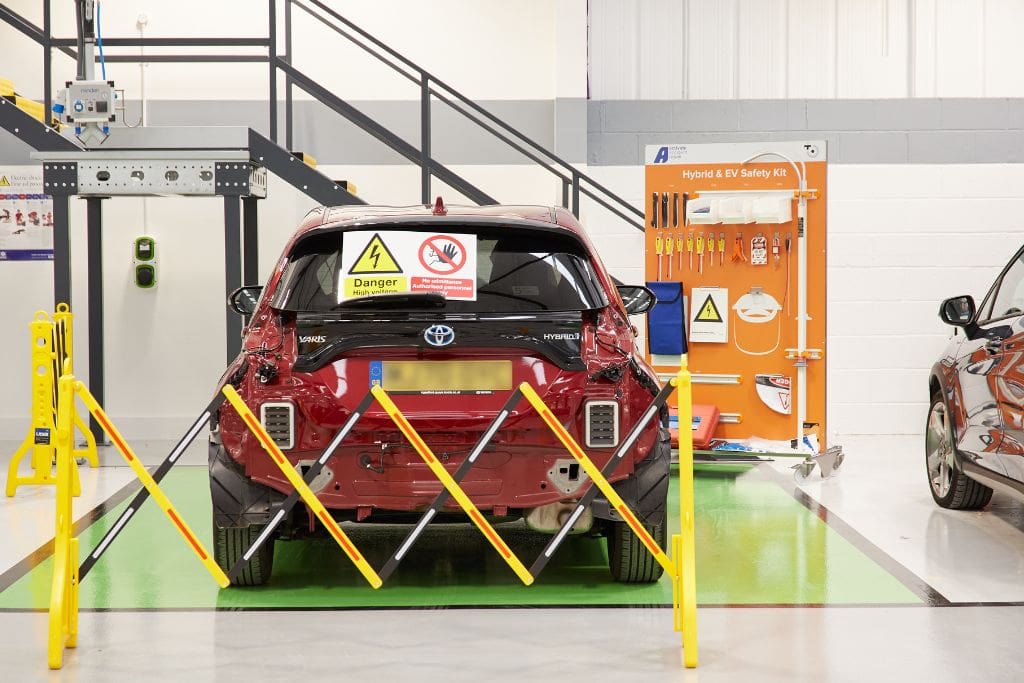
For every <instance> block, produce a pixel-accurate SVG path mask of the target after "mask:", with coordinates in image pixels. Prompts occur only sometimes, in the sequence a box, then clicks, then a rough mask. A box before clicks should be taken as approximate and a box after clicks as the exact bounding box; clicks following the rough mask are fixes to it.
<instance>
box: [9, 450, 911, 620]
mask: <svg viewBox="0 0 1024 683" xmlns="http://www.w3.org/2000/svg"><path fill="white" fill-rule="evenodd" d="M206 476H207V475H206V469H205V468H199V467H182V468H179V469H178V470H177V471H172V472H171V474H170V475H169V476H168V477H167V479H166V480H165V486H164V489H165V491H166V492H167V495H168V497H169V498H170V499H171V500H172V501H173V502H174V504H175V505H176V506H177V507H178V509H179V510H180V511H181V513H182V515H183V516H184V517H185V518H186V520H187V521H188V523H189V524H190V525H191V526H192V528H193V529H194V530H196V532H197V533H198V534H199V536H200V538H201V539H202V540H203V542H204V543H206V544H207V547H208V548H209V547H210V545H209V544H210V538H211V532H210V518H211V512H210V501H209V491H208V488H207V481H206ZM695 487H696V490H695V496H696V542H697V591H698V601H699V602H700V604H702V605H736V604H797V605H799V604H867V603H909V604H916V603H920V602H921V600H920V599H919V598H918V597H917V596H916V595H915V594H914V593H912V592H911V591H910V590H909V589H908V588H906V587H905V586H904V585H903V584H901V583H900V582H899V581H897V580H896V579H895V578H894V577H892V576H891V575H890V574H889V573H887V572H886V571H885V570H884V569H883V568H882V567H880V566H879V565H878V564H876V563H875V562H874V561H872V560H871V559H870V558H868V557H867V556H865V555H864V554H863V553H861V552H860V551H859V550H857V549H856V548H854V547H853V546H852V545H851V544H850V543H849V542H847V541H846V540H845V539H844V538H842V537H841V536H840V535H839V534H838V533H836V532H835V531H833V530H832V529H830V528H829V527H828V526H827V525H825V523H824V522H822V521H821V520H820V519H819V518H818V517H816V516H815V515H813V514H812V513H811V512H810V511H808V510H807V509H806V508H804V507H803V506H802V505H800V504H799V503H797V502H796V501H795V500H794V499H793V498H792V497H791V496H790V495H788V494H787V493H786V492H785V491H783V490H782V489H781V488H780V487H779V485H778V484H777V483H775V482H774V481H771V480H769V479H767V478H766V477H763V476H761V475H759V474H758V473H757V472H756V471H752V470H751V469H749V468H746V467H739V468H737V467H719V468H705V469H701V470H700V471H698V472H697V475H696V482H695ZM677 496H678V493H677V490H676V485H675V478H674V477H673V485H672V491H671V492H670V498H669V500H670V505H671V510H672V512H673V515H672V517H671V519H672V530H671V533H675V531H676V530H677V529H678V517H677V516H676V513H675V510H676V509H677V501H678V498H677ZM122 507H123V506H119V507H117V508H115V510H114V511H112V512H110V513H108V514H107V515H105V516H104V517H102V518H101V519H100V520H98V521H97V522H96V523H94V524H93V525H92V526H90V527H89V528H88V529H87V530H85V531H84V532H83V533H82V535H81V537H80V539H81V540H80V544H81V547H82V551H81V552H82V554H83V555H84V554H85V553H87V552H89V550H91V549H92V548H93V547H94V546H95V544H96V543H97V542H98V541H99V539H100V537H101V536H102V534H103V532H104V531H106V529H107V528H108V526H109V525H110V524H112V523H113V522H114V520H115V519H116V517H117V513H118V512H120V510H121V509H122ZM84 512H85V511H84V510H77V509H76V515H81V514H84ZM499 529H500V531H501V533H502V535H503V536H504V537H505V539H506V541H507V542H508V543H509V545H510V546H511V547H512V549H513V551H514V552H515V553H516V554H517V555H519V556H520V558H521V559H522V560H523V562H524V563H525V564H526V565H527V566H529V565H530V564H531V562H532V561H533V559H534V558H535V557H536V556H537V554H538V553H539V552H540V550H541V548H542V547H543V539H538V538H537V537H536V536H534V535H532V534H529V533H527V532H524V531H519V530H518V529H509V528H504V529H502V528H500V527H499ZM346 530H347V532H348V533H349V534H350V536H351V538H352V540H353V541H354V542H355V543H356V545H357V546H358V547H359V548H360V550H361V551H362V552H363V553H364V554H365V555H366V556H367V558H368V559H369V561H370V562H371V564H373V565H374V566H378V567H379V566H380V565H381V564H383V562H384V561H385V560H386V559H387V557H388V555H389V554H390V552H391V551H392V549H393V548H395V547H396V546H397V545H398V544H399V543H400V541H401V540H402V538H403V537H404V535H405V533H406V531H407V527H398V526H389V527H373V526H355V527H352V526H348V527H346ZM51 572H52V560H46V561H45V562H43V563H41V564H40V565H39V566H37V567H36V568H35V569H33V570H32V571H31V572H29V573H28V574H27V575H26V576H24V577H22V578H21V579H20V580H19V581H17V582H16V583H14V584H13V585H12V586H11V587H10V588H8V589H7V590H6V591H4V592H3V593H0V608H45V607H46V606H47V604H48V599H49V590H50V577H51ZM671 599H672V593H671V587H670V584H669V581H668V580H667V579H666V578H664V577H663V578H662V580H661V581H660V582H659V583H657V584H652V585H646V586H633V585H622V584H617V583H615V582H614V581H612V579H611V576H610V574H609V573H608V569H607V560H606V550H605V544H604V542H603V541H602V540H599V539H592V538H574V539H571V540H569V541H567V542H566V543H565V544H563V546H562V548H561V549H560V550H559V552H558V554H557V555H556V557H555V558H554V559H553V560H552V562H551V563H550V564H549V565H548V567H547V569H546V570H545V572H544V573H543V574H542V575H541V577H540V578H539V579H538V581H537V582H536V583H535V584H534V585H533V586H530V587H525V586H523V585H522V584H521V583H520V582H519V580H518V579H517V578H516V576H515V575H514V574H513V573H512V572H511V570H509V569H508V567H507V566H506V565H505V564H504V562H502V561H501V560H500V558H499V557H498V556H497V555H496V554H495V552H494V551H493V550H492V549H491V547H490V546H489V545H488V544H487V543H486V541H485V540H484V539H483V538H482V537H481V536H480V534H479V532H478V531H477V530H476V529H475V528H474V527H471V526H468V525H465V526H463V525H447V526H438V527H436V528H430V529H428V531H427V532H426V533H425V534H424V535H423V537H422V538H421V539H420V541H419V542H418V543H417V545H416V546H415V547H414V549H413V550H412V551H410V553H409V555H408V556H407V558H406V559H405V561H404V562H403V563H402V565H401V567H400V568H399V569H398V571H397V572H396V573H395V574H394V575H393V576H392V577H391V578H390V579H389V580H388V582H387V583H386V584H385V585H384V587H383V588H381V589H380V590H373V589H372V588H370V587H369V586H368V585H367V584H366V583H365V582H364V580H363V578H362V576H361V575H360V574H359V573H358V572H357V571H356V569H355V568H354V567H353V566H352V565H351V563H350V562H349V560H348V558H347V557H345V555H344V554H343V553H342V552H341V551H340V549H339V548H337V547H336V546H335V545H334V544H333V541H330V540H324V541H295V542H279V543H278V544H277V549H276V554H275V558H274V574H273V580H272V582H271V584H269V585H267V586H265V587H262V588H229V589H227V590H220V589H219V588H218V587H217V585H216V584H215V583H214V582H213V580H212V579H211V578H210V576H209V574H207V573H206V570H205V569H204V568H203V566H202V565H201V564H200V563H199V562H198V561H197V560H196V558H195V556H194V555H192V554H191V552H190V550H189V549H188V547H187V546H186V545H185V542H184V541H183V540H182V539H181V537H180V536H179V535H178V534H177V532H176V531H175V529H174V528H173V526H172V525H171V524H170V522H169V521H168V520H167V518H166V517H164V515H163V513H161V512H160V510H159V508H157V506H156V505H154V504H153V503H152V501H150V502H148V503H146V505H145V506H144V507H143V509H142V511H141V512H140V513H139V514H138V515H137V516H136V518H135V519H133V520H132V521H131V523H130V524H129V525H128V527H127V529H126V530H125V531H123V532H122V533H121V535H120V536H119V537H118V538H117V540H116V541H115V542H114V544H113V545H112V546H111V547H110V549H109V550H108V551H107V553H106V555H105V556H104V557H103V559H102V560H101V561H100V562H99V563H98V564H97V565H96V566H95V567H94V568H93V570H92V572H90V574H89V576H88V577H87V578H86V579H85V581H83V583H82V586H81V590H80V606H81V607H82V608H115V609H116V608H152V609H161V608H213V607H219V608H303V607H341V608H344V607H403V606H404V607H421V606H438V607H445V606H477V605H479V606H489V605H490V606H495V605H513V606H515V605H537V606H543V605H581V606H587V605H651V606H660V605H667V604H671Z"/></svg>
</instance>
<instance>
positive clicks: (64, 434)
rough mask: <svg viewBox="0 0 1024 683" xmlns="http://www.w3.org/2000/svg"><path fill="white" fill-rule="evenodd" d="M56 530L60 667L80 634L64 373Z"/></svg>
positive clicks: (56, 661) (53, 602) (56, 664)
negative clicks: (65, 652)
mask: <svg viewBox="0 0 1024 683" xmlns="http://www.w3.org/2000/svg"><path fill="white" fill-rule="evenodd" d="M57 393H58V396H57V428H56V434H55V441H56V452H57V477H56V484H57V486H56V498H57V506H56V513H57V514H56V532H55V535H54V540H53V580H52V583H51V589H50V617H49V622H50V623H49V637H48V643H47V663H48V664H49V666H50V668H51V669H59V668H60V667H61V666H62V664H63V661H64V648H65V647H75V645H76V644H77V636H78V539H77V538H74V537H72V536H71V533H72V525H73V524H74V519H73V518H72V512H71V500H72V490H71V489H72V478H73V475H72V473H73V471H74V470H73V468H74V456H73V450H74V446H73V441H74V420H73V418H72V414H73V413H74V409H75V378H74V376H73V375H67V374H66V375H63V376H62V377H61V378H60V380H59V381H58V385H57Z"/></svg>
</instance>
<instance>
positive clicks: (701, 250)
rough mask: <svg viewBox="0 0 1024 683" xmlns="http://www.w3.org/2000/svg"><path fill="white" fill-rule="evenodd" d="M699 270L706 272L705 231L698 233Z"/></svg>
mask: <svg viewBox="0 0 1024 683" xmlns="http://www.w3.org/2000/svg"><path fill="white" fill-rule="evenodd" d="M697 272H698V273H700V274H701V275H703V274H704V233H702V232H698V233H697Z"/></svg>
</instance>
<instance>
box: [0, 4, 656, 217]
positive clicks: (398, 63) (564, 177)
mask: <svg viewBox="0 0 1024 683" xmlns="http://www.w3.org/2000/svg"><path fill="white" fill-rule="evenodd" d="M277 3H278V0H268V5H267V9H268V21H267V24H268V27H267V36H265V37H264V36H258V37H242V38H196V37H190V38H145V37H140V38H107V39H105V40H104V45H105V46H107V47H257V48H263V49H264V50H265V51H266V52H265V54H187V53H185V54H152V53H150V54H146V55H145V56H143V55H107V56H106V61H108V62H129V63H133V62H139V61H147V62H199V63H203V62H241V63H245V62H266V63H268V65H269V70H268V71H269V73H268V76H269V79H268V80H269V84H268V85H269V98H268V99H269V124H270V131H269V133H270V136H269V137H270V139H271V140H272V141H273V142H275V143H276V142H277V137H278V136H277V133H278V130H277V128H278V126H277V118H278V109H277V108H278V104H279V102H278V92H277V79H278V74H279V72H280V73H282V74H283V75H284V76H285V136H286V145H287V146H288V147H289V148H290V147H291V144H292V141H293V137H294V117H293V116H292V106H293V97H292V94H293V93H292V90H293V88H295V87H298V88H299V89H300V90H303V91H305V92H307V93H309V94H310V95H312V96H313V97H315V98H316V99H317V100H319V101H320V102H321V103H323V104H325V105H327V106H328V107H329V108H330V109H331V110H332V111H334V112H335V113H337V114H339V115H341V116H342V117H344V118H345V119H347V120H348V121H350V122H352V123H353V124H355V125H356V126H357V127H359V128H360V129H362V130H363V131H365V132H367V133H368V134H370V135H371V136H373V137H374V138H376V139H377V140H380V141H381V142H383V143H384V144H386V145H387V146H388V147H390V148H391V149H392V150H394V151H396V152H397V153H398V154H400V155H401V156H402V157H404V158H406V159H408V160H409V161H411V162H412V163H415V164H417V165H419V166H420V168H421V199H422V201H423V203H429V202H430V201H431V199H432V196H431V191H430V186H431V180H432V179H433V178H437V179H438V180H441V181H442V182H444V183H446V184H447V185H449V186H451V187H452V188H454V189H455V190H457V191H458V192H460V193H462V194H463V195H465V196H466V197H467V198H469V199H470V200H471V201H474V202H476V203H479V204H486V203H495V200H494V198H493V197H491V196H490V195H488V194H487V193H485V192H483V191H482V190H480V189H479V188H478V187H476V186H475V185H473V184H472V183H470V182H469V181H468V180H466V179H465V178H462V177H461V176H459V175H457V174H456V173H454V172H453V171H451V170H450V169H448V168H447V167H445V166H444V165H443V164H441V163H439V162H438V161H436V160H435V159H434V158H433V157H432V156H431V101H432V99H436V100H437V101H438V102H440V103H442V104H444V105H445V106H447V107H448V108H450V109H451V110H452V111H455V112H457V113H458V114H460V115H461V116H463V117H465V118H466V119H467V120H469V121H470V122H472V123H473V124H474V125H476V126H477V127H479V128H480V129H481V130H483V131H485V132H487V133H488V134H490V135H492V136H494V137H495V138H497V139H498V140H500V141H501V142H502V143H504V144H505V145H507V146H508V147H510V148H511V149H513V150H515V151H516V152H517V153H519V154H521V155H523V156H524V157H526V158H527V159H529V160H530V161H532V162H533V163H535V164H537V165H538V166H539V167H541V168H542V169H544V170H545V171H547V172H548V173H550V174H552V175H553V176H554V177H555V178H556V179H557V180H559V181H560V182H561V186H562V206H564V207H565V208H567V209H570V210H571V211H572V212H573V214H575V215H577V216H578V215H579V210H580V198H581V196H582V197H587V198H589V199H591V200H593V201H594V202H596V203H597V204H598V205H599V206H601V207H603V208H605V209H606V210H608V211H609V212H611V213H612V214H613V215H615V216H617V217H619V218H621V219H622V220H624V221H626V222H627V223H629V224H630V225H632V226H633V227H635V228H637V229H638V230H641V231H643V230H644V221H643V216H644V213H643V211H642V210H640V209H638V208H636V207H635V206H633V205H632V204H630V203H629V202H627V201H626V200H624V199H622V197H620V196H619V195H617V194H615V193H614V192H612V191H611V190H609V189H608V188H607V187H606V186H604V185H603V184H601V183H599V182H597V181H596V180H595V179H594V178H593V177H591V176H590V175H588V174H586V173H583V172H581V171H580V170H579V169H577V168H576V167H575V166H573V165H572V164H570V163H569V162H568V161H566V160H565V159H563V158H561V157H559V156H558V155H556V154H555V153H554V152H552V151H550V150H548V149H547V148H546V147H544V146H543V145H541V144H540V143H538V142H537V141H535V140H533V139H532V138H530V137H529V136H528V135H526V134H524V133H523V132H521V131H520V130H518V129H517V128H515V127H513V126H511V125H510V124H508V123H507V122H505V121H504V120H502V119H501V118H499V117H498V116H496V115H495V114H493V113H491V112H490V111H488V110H487V109H486V108H484V107H482V106H480V105H479V104H477V103H476V102H474V101H473V100H471V99H469V98H468V97H466V96H465V95H464V94H462V93H461V92H459V91H458V90H456V89H455V88H453V87H451V86H450V85H448V84H447V83H445V82H444V81H443V80H441V79H439V78H437V77H436V76H434V75H433V74H432V73H430V72H429V71H427V70H426V69H424V68H423V67H421V66H419V65H418V64H416V63H414V62H412V61H411V60H409V59H408V58H406V57H404V56H403V55H401V54H400V53H398V52H397V51H395V50H394V49H393V48H391V47H389V46H388V45H387V44H385V43H384V42H383V41H381V40H380V39H378V38H377V37H375V36H373V35H372V34H370V33H369V32H367V31H365V30H364V29H362V28H361V27H359V26H358V25H356V24H354V23H353V22H352V21H350V20H348V19H346V18H345V17H344V16H342V15H341V14H339V13H338V12H336V11H335V10H333V9H331V8H330V7H328V6H327V5H326V4H324V3H323V2H322V1H321V0H284V32H283V33H284V35H283V37H284V42H285V52H284V53H283V54H279V53H278V51H277V43H278V30H277V29H278V11H277V9H278V4H277ZM293 5H294V6H296V7H298V8H299V9H301V10H302V11H303V12H305V13H306V14H308V15H309V16H310V17H312V18H314V19H316V20H317V21H318V22H319V23H321V24H323V25H324V26H326V27H328V28H330V29H331V30H333V31H334V32H335V33H337V34H338V35H340V36H342V37H343V38H345V39H346V40H348V41H349V42H350V43H352V44H353V45H356V46H358V47H359V48H360V49H362V50H363V51H364V52H366V53H367V54H369V55H371V56H372V57H374V58H375V59H377V60H378V61H380V62H381V63H383V64H385V65H387V66H388V67H389V68H390V69H392V70H393V71H394V72H395V73H397V74H399V75H401V76H402V77H404V78H405V79H407V80H409V81H410V82H412V83H413V84H415V85H418V86H419V89H420V133H421V135H420V146H419V148H416V146H415V145H413V144H411V143H409V142H408V141H406V140H404V139H402V138H401V137H399V136H398V135H396V134H395V133H394V132H392V131H391V130H390V129H388V128H386V127H384V126H382V125H381V124H379V123H377V122H376V121H374V120H373V119H372V118H370V117H369V116H367V115H366V114H364V113H362V112H361V111H359V110H358V109H357V108H356V107H354V106H352V105H351V104H349V103H348V102H346V101H344V100H343V99H342V98H340V97H338V96H337V95H335V94H334V93H333V92H331V91H330V90H328V89H327V88H325V87H324V86H322V85H321V84H320V83H318V82H317V81H315V80H314V79H312V78H310V77H309V76H308V75H306V74H305V73H303V72H302V71H300V70H299V69H298V68H296V67H295V65H294V64H293V63H292V25H291V24H292V22H291V16H292V6H293ZM0 21H3V22H4V23H6V24H8V25H10V26H12V27H13V28H14V29H16V30H17V31H19V32H21V33H22V34H24V35H25V36H27V37H29V38H31V39H32V40H33V41H35V42H36V43H38V44H39V45H41V46H42V47H43V81H44V84H43V88H44V107H45V109H46V111H50V107H51V90H52V74H51V67H52V50H53V49H57V50H60V51H61V52H63V53H64V54H66V55H68V56H69V57H71V58H77V53H76V52H75V51H74V50H73V49H72V46H74V45H75V44H76V40H75V39H67V38H55V37H53V35H52V34H51V30H50V0H43V26H42V27H40V26H36V25H35V24H33V23H32V22H31V21H29V20H28V19H26V18H25V17H23V16H21V15H20V14H18V13H17V12H15V11H13V10H11V9H10V8H9V7H7V6H6V5H4V4H2V3H0Z"/></svg>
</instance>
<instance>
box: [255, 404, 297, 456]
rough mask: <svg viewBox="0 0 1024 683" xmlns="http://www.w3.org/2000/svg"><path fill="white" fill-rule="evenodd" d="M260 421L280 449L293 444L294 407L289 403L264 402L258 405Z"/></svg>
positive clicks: (286, 448) (285, 448) (287, 447)
mask: <svg viewBox="0 0 1024 683" xmlns="http://www.w3.org/2000/svg"><path fill="white" fill-rule="evenodd" d="M260 422H262V423H263V428H264V429H265V430H267V434H269V435H270V438H271V439H272V440H273V441H274V443H275V444H277V447H278V448H280V449H281V450H288V449H289V448H291V447H292V446H294V445H295V407H294V406H293V405H292V404H291V403H264V404H263V405H261V406H260Z"/></svg>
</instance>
